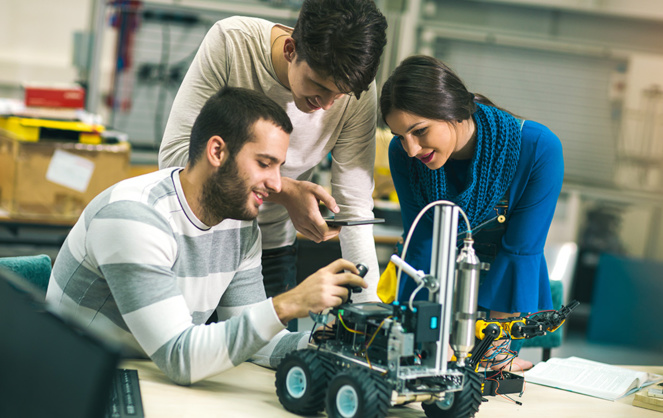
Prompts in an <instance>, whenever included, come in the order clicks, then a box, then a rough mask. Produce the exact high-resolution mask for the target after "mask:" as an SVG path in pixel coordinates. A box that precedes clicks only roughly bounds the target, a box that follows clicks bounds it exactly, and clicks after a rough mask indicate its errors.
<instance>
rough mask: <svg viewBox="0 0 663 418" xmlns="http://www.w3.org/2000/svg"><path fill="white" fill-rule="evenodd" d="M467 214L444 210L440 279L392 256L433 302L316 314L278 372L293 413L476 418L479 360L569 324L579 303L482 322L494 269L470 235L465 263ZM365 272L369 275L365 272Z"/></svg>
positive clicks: (438, 248) (438, 223)
mask: <svg viewBox="0 0 663 418" xmlns="http://www.w3.org/2000/svg"><path fill="white" fill-rule="evenodd" d="M459 210H460V209H459V208H458V207H457V206H455V205H452V204H448V203H446V202H445V204H443V205H438V206H436V207H435V223H434V225H435V230H434V235H433V237H434V242H433V251H434V254H438V256H437V259H436V257H433V261H432V263H431V264H432V266H431V267H432V268H431V272H436V274H435V275H425V274H423V273H422V272H421V271H416V270H415V269H413V268H412V267H411V266H409V265H407V263H405V262H404V261H402V260H401V259H400V258H398V256H392V261H394V262H395V264H396V265H397V266H399V267H401V268H402V269H403V271H404V272H405V273H406V274H408V275H409V276H411V277H412V278H413V279H415V281H417V283H419V287H418V289H420V288H423V287H426V288H428V289H429V298H428V300H427V301H414V300H413V299H414V296H412V297H411V298H410V301H409V303H399V302H393V303H392V304H385V303H359V304H353V303H352V302H351V300H350V298H349V299H348V301H347V302H346V303H344V304H342V305H340V306H338V307H336V308H333V309H331V310H330V311H329V312H328V313H326V314H323V313H320V314H314V313H311V317H312V318H313V319H314V321H315V322H316V325H317V324H322V325H323V327H322V328H321V329H319V330H317V331H314V332H313V333H312V334H311V341H310V342H309V346H308V347H307V348H304V349H302V350H298V351H295V352H292V353H290V354H288V355H287V356H286V357H285V358H284V359H283V361H282V362H281V363H280V364H279V366H278V368H277V371H276V382H275V384H276V393H277V396H278V398H279V401H280V402H281V404H282V405H283V407H284V408H285V409H287V410H288V411H291V412H293V413H295V414H299V415H314V414H317V413H319V412H320V411H322V410H323V409H326V412H327V415H328V416H329V417H333V418H336V417H342V418H360V417H361V418H382V417H384V416H386V414H387V411H388V409H389V407H390V406H394V405H403V404H406V403H411V402H421V403H422V408H423V410H424V412H425V415H426V416H427V417H429V418H451V417H453V418H466V417H473V416H474V414H475V413H476V412H477V411H478V410H479V406H480V405H481V401H482V375H481V374H479V373H478V371H477V370H478V367H479V362H480V360H481V359H482V357H483V356H484V354H485V353H486V352H487V351H488V350H490V349H491V345H492V343H493V341H495V340H500V339H508V338H512V339H522V338H531V337H535V336H537V335H544V334H545V333H546V332H547V331H554V330H555V329H557V328H558V327H559V326H561V325H562V323H563V322H564V321H565V319H566V317H567V316H568V315H569V313H570V312H571V311H572V310H573V309H574V308H575V307H576V306H577V305H578V302H575V301H574V302H572V303H571V304H569V306H568V307H562V309H560V310H559V311H546V312H542V313H538V314H534V315H530V316H528V317H524V318H521V317H518V318H506V319H482V318H478V315H477V298H478V285H479V271H480V270H481V269H487V268H488V266H487V265H486V264H485V263H480V262H479V260H478V258H477V256H476V255H475V253H474V250H473V248H472V239H471V236H468V238H466V239H465V240H464V245H463V247H462V249H461V250H460V251H459V253H458V256H457V257H456V251H457V250H456V246H455V242H456V231H457V220H458V211H459ZM358 269H359V270H360V272H363V273H364V274H365V272H366V268H365V267H364V266H363V265H358ZM415 292H416V291H415ZM330 317H331V318H333V320H332V321H331V324H328V322H329V318H330ZM449 346H450V347H451V348H452V350H453V354H454V356H451V355H449V354H451V353H448V352H447V351H448V347H449ZM450 357H451V361H448V358H450Z"/></svg>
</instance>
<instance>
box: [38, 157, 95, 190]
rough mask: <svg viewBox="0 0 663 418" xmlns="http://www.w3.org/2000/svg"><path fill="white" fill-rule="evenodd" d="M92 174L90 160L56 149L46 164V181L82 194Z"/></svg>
mask: <svg viewBox="0 0 663 418" xmlns="http://www.w3.org/2000/svg"><path fill="white" fill-rule="evenodd" d="M93 172H94V162H92V161H91V160H88V159H87V158H83V157H80V156H78V155H75V154H72V153H70V152H67V151H62V150H59V149H56V150H55V152H54V153H53V158H51V162H50V163H49V164H48V170H47V171H46V180H48V181H51V182H53V183H55V184H59V185H61V186H64V187H68V188H70V189H73V190H76V191H78V192H81V193H84V192H85V191H86V190H87V186H88V185H89V184H90V179H91V178H92V173H93Z"/></svg>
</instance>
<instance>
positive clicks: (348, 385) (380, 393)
mask: <svg viewBox="0 0 663 418" xmlns="http://www.w3.org/2000/svg"><path fill="white" fill-rule="evenodd" d="M348 389H350V390H354V394H356V399H355V400H356V404H355V406H356V410H355V411H354V413H352V414H345V415H343V414H341V411H339V408H338V404H337V397H338V396H339V393H345V392H347V390H348ZM342 391H343V392H342ZM389 406H391V387H390V386H389V384H388V383H387V382H386V381H385V380H384V378H383V377H382V376H380V375H379V374H378V373H376V372H372V371H371V370H369V369H367V368H364V367H355V368H351V369H348V370H346V371H343V372H341V373H339V374H337V375H336V376H334V378H333V379H332V381H331V382H329V390H328V391H327V407H326V411H327V416H328V417H329V418H383V417H385V416H386V415H387V412H388V411H389Z"/></svg>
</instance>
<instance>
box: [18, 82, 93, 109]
mask: <svg viewBox="0 0 663 418" xmlns="http://www.w3.org/2000/svg"><path fill="white" fill-rule="evenodd" d="M25 105H26V106H28V107H64V108H68V109H83V108H84V107H85V90H83V88H82V87H76V86H71V87H70V86H67V87H50V86H25Z"/></svg>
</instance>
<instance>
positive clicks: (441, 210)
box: [429, 205, 458, 373]
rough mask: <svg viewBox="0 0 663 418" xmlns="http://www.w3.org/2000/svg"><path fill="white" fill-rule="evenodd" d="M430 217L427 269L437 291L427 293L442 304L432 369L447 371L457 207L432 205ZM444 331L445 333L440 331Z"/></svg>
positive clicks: (454, 273) (454, 272) (433, 300)
mask: <svg viewBox="0 0 663 418" xmlns="http://www.w3.org/2000/svg"><path fill="white" fill-rule="evenodd" d="M433 216H434V219H433V249H432V250H433V251H432V255H431V266H430V272H431V274H432V275H433V276H435V277H436V278H437V279H438V281H439V285H440V286H439V291H438V292H435V293H432V292H431V293H430V296H429V301H431V302H437V303H439V304H441V305H442V317H441V318H440V334H441V335H440V338H439V339H438V340H437V342H435V353H436V356H435V369H436V370H437V371H438V373H446V371H447V355H448V349H449V331H450V325H451V315H452V312H451V303H452V297H453V285H454V278H455V275H456V236H457V234H458V206H450V205H444V206H435V213H434V215H433ZM442 330H444V332H442Z"/></svg>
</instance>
